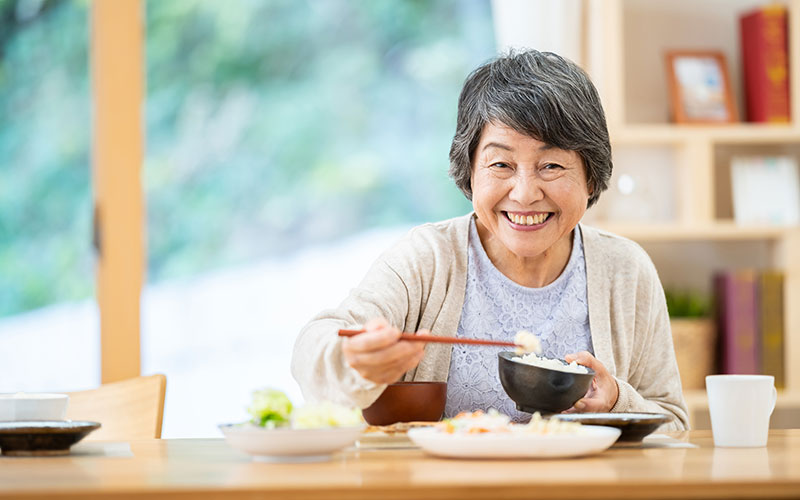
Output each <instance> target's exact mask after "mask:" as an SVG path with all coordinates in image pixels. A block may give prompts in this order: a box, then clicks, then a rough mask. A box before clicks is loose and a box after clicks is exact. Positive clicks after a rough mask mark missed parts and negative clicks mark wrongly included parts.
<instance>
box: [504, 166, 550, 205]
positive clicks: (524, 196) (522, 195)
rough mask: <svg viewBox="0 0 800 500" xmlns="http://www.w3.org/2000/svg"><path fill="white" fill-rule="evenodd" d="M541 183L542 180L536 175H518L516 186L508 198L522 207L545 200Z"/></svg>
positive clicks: (515, 181)
mask: <svg viewBox="0 0 800 500" xmlns="http://www.w3.org/2000/svg"><path fill="white" fill-rule="evenodd" d="M541 182H542V180H541V179H539V177H538V176H536V174H530V173H526V174H521V175H518V176H517V177H516V178H515V179H514V185H513V186H512V188H511V192H510V193H509V195H508V197H509V198H510V199H511V201H514V202H517V203H519V204H520V205H521V206H528V205H530V204H532V203H534V202H536V201H539V200H541V199H542V198H544V191H543V190H542V185H541Z"/></svg>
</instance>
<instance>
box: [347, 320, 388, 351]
mask: <svg viewBox="0 0 800 500" xmlns="http://www.w3.org/2000/svg"><path fill="white" fill-rule="evenodd" d="M400 333H401V332H400V330H398V329H397V328H392V327H391V326H388V325H384V326H381V327H379V328H377V329H372V330H367V331H365V332H364V333H361V334H359V335H354V336H352V337H345V338H344V339H342V340H343V347H344V348H345V349H349V350H351V351H360V352H368V351H378V350H381V349H386V348H387V347H390V346H392V345H394V344H397V342H398V340H400Z"/></svg>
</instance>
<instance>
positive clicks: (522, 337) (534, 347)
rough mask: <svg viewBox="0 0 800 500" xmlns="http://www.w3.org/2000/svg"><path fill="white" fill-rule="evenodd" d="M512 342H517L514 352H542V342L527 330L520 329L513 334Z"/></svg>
mask: <svg viewBox="0 0 800 500" xmlns="http://www.w3.org/2000/svg"><path fill="white" fill-rule="evenodd" d="M514 343H515V344H517V349H516V351H515V352H516V353H517V354H525V353H528V352H535V353H536V354H541V353H542V343H541V341H540V340H539V337H537V336H536V335H534V334H533V333H531V332H529V331H527V330H520V331H518V332H517V334H516V335H514Z"/></svg>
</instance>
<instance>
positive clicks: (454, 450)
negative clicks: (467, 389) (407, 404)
mask: <svg viewBox="0 0 800 500" xmlns="http://www.w3.org/2000/svg"><path fill="white" fill-rule="evenodd" d="M619 433H620V430H619V429H615V428H613V427H601V426H596V425H584V426H582V427H581V429H580V430H579V431H578V432H577V433H575V434H551V435H546V436H541V435H538V434H525V433H519V432H514V433H485V434H448V433H446V432H442V431H440V430H438V429H431V428H428V429H411V430H410V431H408V437H409V438H411V440H412V441H414V443H416V444H417V445H419V446H420V448H422V449H423V450H425V451H427V452H428V453H431V454H432V455H438V456H441V457H452V458H560V457H578V456H583V455H591V454H593V453H599V452H601V451H603V450H605V449H607V448H608V447H609V446H611V445H612V444H614V441H616V440H617V438H618V437H619Z"/></svg>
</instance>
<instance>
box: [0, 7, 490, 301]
mask: <svg viewBox="0 0 800 500" xmlns="http://www.w3.org/2000/svg"><path fill="white" fill-rule="evenodd" d="M88 5H89V4H88V0H0V159H2V161H1V162H0V316H3V315H8V314H13V313H16V312H20V311H24V310H27V309H32V308H35V307H39V306H42V305H45V304H49V303H53V302H58V301H62V300H70V299H76V298H82V297H87V296H89V295H90V294H91V292H92V289H93V281H94V269H93V261H92V252H91V246H90V242H91V229H90V225H91V192H90V184H91V178H90V167H89V166H90V158H89V151H90V132H91V130H90V94H89V79H88V76H89V75H88V36H89V30H88V16H89V12H88V10H89V9H88ZM145 6H146V21H147V31H146V54H147V55H146V57H147V59H146V66H147V67H146V78H147V102H146V103H145V111H146V124H147V132H146V140H147V147H146V160H145V161H146V164H145V170H144V174H145V185H146V196H147V211H148V213H147V219H148V249H149V255H148V272H149V280H150V282H155V281H161V280H164V279H170V278H177V277H184V276H192V275H195V274H198V273H201V272H203V271H206V270H210V269H214V268H220V267H224V266H230V265H240V264H246V263H248V262H252V261H254V260H256V259H259V258H264V257H267V256H273V255H282V254H285V253H287V252H292V251H295V250H297V249H298V248H300V247H302V246H304V245H309V244H314V243H317V242H322V241H328V240H331V239H334V238H339V237H342V236H345V235H348V234H352V233H354V232H356V231H359V230H362V229H365V228H370V227H375V226H378V225H391V224H408V223H415V222H422V221H429V220H438V219H442V218H446V217H451V216H455V215H459V214H462V213H464V212H466V211H467V210H469V203H468V202H467V201H466V200H465V199H464V197H463V195H462V194H461V193H460V192H459V191H458V190H457V189H456V188H455V186H454V185H453V183H452V181H450V179H449V178H448V177H447V168H448V157H447V155H448V150H449V146H450V140H451V138H452V135H453V132H454V130H455V114H456V104H457V99H458V93H459V91H460V87H461V84H462V82H463V80H464V78H465V77H466V75H467V74H468V73H469V71H471V70H472V69H473V68H474V67H475V66H477V65H478V64H480V63H482V62H484V61H485V60H487V59H489V58H490V57H492V56H493V55H494V35H493V32H492V22H491V12H490V7H489V1H488V0H378V1H362V0H313V1H310V0H309V1H298V0H240V1H237V2H233V3H231V2H219V1H215V0H166V1H165V0H150V1H147V2H145Z"/></svg>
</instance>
